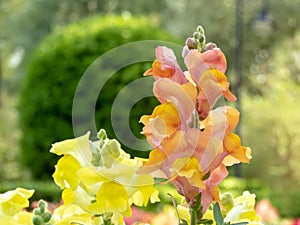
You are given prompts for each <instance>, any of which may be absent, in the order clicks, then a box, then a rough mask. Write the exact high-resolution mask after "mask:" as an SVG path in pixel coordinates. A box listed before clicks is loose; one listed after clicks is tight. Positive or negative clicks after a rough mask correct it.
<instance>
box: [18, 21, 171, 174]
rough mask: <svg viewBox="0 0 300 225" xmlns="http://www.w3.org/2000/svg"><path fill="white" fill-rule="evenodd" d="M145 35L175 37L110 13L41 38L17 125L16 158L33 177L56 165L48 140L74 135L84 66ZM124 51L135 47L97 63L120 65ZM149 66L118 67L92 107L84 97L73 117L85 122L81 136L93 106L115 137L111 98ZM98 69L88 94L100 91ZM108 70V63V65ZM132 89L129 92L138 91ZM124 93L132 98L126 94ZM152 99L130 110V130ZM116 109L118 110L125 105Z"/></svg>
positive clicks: (137, 126)
mask: <svg viewBox="0 0 300 225" xmlns="http://www.w3.org/2000/svg"><path fill="white" fill-rule="evenodd" d="M144 39H154V40H155V39H156V40H160V39H162V40H174V38H173V37H172V36H171V35H168V34H167V33H165V32H164V31H162V30H160V29H158V28H154V27H151V26H149V25H147V22H146V20H144V19H143V18H129V17H128V18H127V17H126V18H125V17H114V16H108V17H92V18H90V19H86V20H84V21H81V22H80V23H76V24H73V25H70V26H68V27H66V28H65V29H61V30H58V31H57V32H55V33H53V34H52V35H50V36H49V37H48V38H46V39H45V41H43V42H42V43H41V45H40V47H39V48H38V49H37V50H36V52H35V53H34V54H33V55H32V58H31V59H30V62H29V64H28V69H27V75H26V77H25V79H23V81H22V84H23V85H22V87H23V88H22V91H21V95H20V105H19V111H20V126H21V129H22V132H23V136H22V138H21V157H20V160H21V162H22V163H23V164H24V165H25V166H26V167H28V168H29V169H30V171H31V172H32V174H33V176H34V177H35V178H49V177H50V174H51V173H52V172H53V170H54V164H55V163H56V162H57V157H55V156H54V155H52V154H50V153H49V149H50V147H51V144H53V143H54V142H57V141H61V140H64V139H67V138H72V137H73V136H74V134H73V129H72V128H73V127H72V103H73V98H74V94H75V90H76V87H77V85H78V82H79V80H80V79H81V77H82V76H83V74H84V72H85V70H86V69H87V68H88V67H89V65H90V64H91V63H92V62H93V61H94V60H96V59H97V58H98V57H99V56H101V55H102V54H104V53H105V52H107V51H108V50H110V49H112V48H114V47H117V46H119V45H122V44H125V43H128V42H132V41H137V40H144ZM153 47H154V46H153ZM137 51H141V52H143V51H144V49H137ZM149 52H150V51H149ZM128 54H133V55H134V54H135V52H134V49H132V51H131V52H125V53H122V52H120V53H119V54H118V60H116V59H115V58H113V59H111V60H109V62H107V61H106V62H100V64H101V63H103V65H105V66H107V67H108V65H111V66H115V67H118V66H119V65H118V63H120V64H121V62H122V60H121V58H122V57H123V58H124V57H125V58H127V57H129V55H128ZM150 54H151V56H152V57H151V58H154V50H153V52H151V53H150ZM100 58H101V57H100ZM112 60H114V61H113V62H112ZM122 66H124V65H122ZM149 67H151V63H149V62H147V63H146V64H145V63H136V64H134V65H130V66H126V67H125V68H123V69H121V70H119V71H118V72H117V73H115V74H114V75H113V76H112V77H111V78H110V79H109V80H108V82H106V83H105V86H104V87H103V88H102V89H101V92H100V95H99V99H100V100H99V101H98V103H97V105H96V106H95V105H91V104H92V103H91V102H90V98H89V96H87V97H84V98H83V101H81V105H80V108H79V110H81V111H82V112H81V114H80V116H81V117H79V118H78V117H77V119H78V121H75V123H80V124H83V126H84V128H85V129H83V130H82V133H81V134H80V135H83V134H84V133H85V132H87V130H90V129H89V126H86V124H88V123H89V115H86V114H84V113H86V112H88V113H89V112H90V111H91V110H92V109H94V108H95V107H96V109H95V110H96V111H97V113H96V123H97V126H99V127H98V129H100V128H104V129H105V130H106V131H107V134H108V136H109V137H110V138H114V137H115V133H114V130H113V128H112V126H111V107H112V104H113V100H114V99H115V98H116V95H117V94H118V92H119V91H120V90H121V89H122V88H123V87H124V86H125V85H126V84H128V83H129V82H131V81H133V80H136V79H138V78H141V77H142V74H143V73H144V71H145V70H146V69H147V68H149ZM102 68H103V67H102ZM104 68H105V67H104ZM96 69H98V70H97V71H94V72H95V73H96V74H97V73H98V76H93V77H94V78H95V79H96V80H93V81H92V82H91V83H90V84H87V85H88V86H87V89H90V90H89V94H90V95H93V96H98V92H99V91H100V90H99V85H98V81H97V79H98V78H99V80H100V81H101V79H102V75H103V74H104V73H107V71H101V68H100V67H96ZM112 69H113V68H112ZM107 70H111V68H109V67H108V68H107ZM108 72H109V71H108ZM114 72H115V71H114ZM97 77H98V78H97ZM93 84H95V86H93ZM140 88H144V87H140ZM91 90H92V91H91ZM136 91H137V90H135V92H134V93H131V95H132V94H133V95H136V93H137V92H136ZM150 91H151V88H150ZM82 94H83V93H79V95H78V96H79V97H78V96H77V97H78V98H80V96H81V95H82ZM127 97H128V98H130V95H127ZM153 100H154V99H151V98H147V99H145V100H144V101H143V102H142V103H141V102H140V103H139V104H138V106H136V107H134V112H132V113H131V114H132V115H131V117H132V118H135V124H134V125H132V130H133V131H134V133H135V134H136V135H138V134H139V132H140V130H141V126H140V124H139V123H138V120H139V118H140V116H141V115H142V114H143V113H150V112H151V110H152V109H153V107H154V104H156V101H153ZM118 110H119V111H121V112H122V110H123V108H118ZM132 111H133V110H132ZM92 116H94V115H92ZM86 118H87V119H86ZM73 122H74V121H73ZM126 122H127V121H126ZM87 127H88V128H87ZM123 147H126V146H123ZM125 150H126V148H125ZM127 150H128V149H127ZM142 153H143V154H142V155H137V156H144V157H145V156H147V155H145V154H147V152H142ZM37 159H38V160H37Z"/></svg>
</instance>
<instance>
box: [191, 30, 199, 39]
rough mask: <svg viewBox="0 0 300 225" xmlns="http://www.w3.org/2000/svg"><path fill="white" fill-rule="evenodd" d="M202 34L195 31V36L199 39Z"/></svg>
mask: <svg viewBox="0 0 300 225" xmlns="http://www.w3.org/2000/svg"><path fill="white" fill-rule="evenodd" d="M200 35H201V34H200V33H199V32H197V31H195V32H194V33H193V38H195V39H199V36H200Z"/></svg>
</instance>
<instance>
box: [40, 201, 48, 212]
mask: <svg viewBox="0 0 300 225" xmlns="http://www.w3.org/2000/svg"><path fill="white" fill-rule="evenodd" d="M46 207H47V203H46V202H44V201H43V200H40V201H39V208H40V212H41V213H44V212H45V210H46Z"/></svg>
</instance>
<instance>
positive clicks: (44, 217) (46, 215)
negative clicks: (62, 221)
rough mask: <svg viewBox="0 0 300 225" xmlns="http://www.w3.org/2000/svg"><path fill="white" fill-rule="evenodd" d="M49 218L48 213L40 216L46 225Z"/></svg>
mask: <svg viewBox="0 0 300 225" xmlns="http://www.w3.org/2000/svg"><path fill="white" fill-rule="evenodd" d="M51 217H52V215H51V213H50V212H45V213H44V214H43V215H42V218H43V220H44V222H46V223H47V222H49V221H50V219H51Z"/></svg>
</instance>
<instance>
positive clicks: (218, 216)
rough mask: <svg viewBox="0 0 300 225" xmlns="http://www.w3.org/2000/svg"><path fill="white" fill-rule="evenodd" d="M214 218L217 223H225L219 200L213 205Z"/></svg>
mask: <svg viewBox="0 0 300 225" xmlns="http://www.w3.org/2000/svg"><path fill="white" fill-rule="evenodd" d="M213 212H214V218H215V221H216V225H223V217H222V213H221V209H220V205H219V203H218V202H216V204H215V205H214V207H213Z"/></svg>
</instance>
